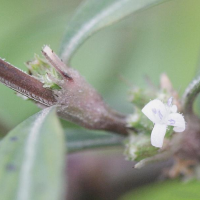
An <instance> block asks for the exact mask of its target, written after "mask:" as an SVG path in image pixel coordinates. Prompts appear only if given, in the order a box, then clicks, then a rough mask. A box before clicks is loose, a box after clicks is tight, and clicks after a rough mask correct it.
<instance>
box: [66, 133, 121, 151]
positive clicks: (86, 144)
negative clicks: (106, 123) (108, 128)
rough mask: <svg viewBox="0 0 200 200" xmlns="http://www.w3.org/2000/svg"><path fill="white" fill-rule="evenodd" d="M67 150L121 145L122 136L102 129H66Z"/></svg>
mask: <svg viewBox="0 0 200 200" xmlns="http://www.w3.org/2000/svg"><path fill="white" fill-rule="evenodd" d="M65 133H66V137H67V149H68V152H75V151H80V150H86V149H92V148H99V147H110V146H117V145H122V143H123V140H124V137H121V136H118V135H114V134H111V133H106V132H103V131H90V130H84V129H67V130H66V131H65Z"/></svg>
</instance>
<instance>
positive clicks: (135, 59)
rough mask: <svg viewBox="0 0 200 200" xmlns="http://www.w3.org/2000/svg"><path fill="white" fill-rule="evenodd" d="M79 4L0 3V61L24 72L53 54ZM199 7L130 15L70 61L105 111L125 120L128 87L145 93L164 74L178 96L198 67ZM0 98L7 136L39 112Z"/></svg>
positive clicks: (182, 2) (181, 4) (182, 5)
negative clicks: (46, 50)
mask: <svg viewBox="0 0 200 200" xmlns="http://www.w3.org/2000/svg"><path fill="white" fill-rule="evenodd" d="M80 2H81V0H73V1H72V0H71V1H70V0H65V1H63V0H57V1H53V0H49V1H25V0H18V1H8V0H0V11H1V12H0V13H1V17H0V27H1V28H0V57H1V58H5V59H6V61H8V62H10V63H11V64H13V65H15V66H17V67H18V68H21V69H23V70H26V67H25V65H24V63H25V62H26V61H28V60H30V59H32V58H33V56H34V54H35V53H37V54H41V53H40V51H41V48H42V46H43V45H44V44H48V45H50V46H51V48H52V49H54V50H55V51H56V52H58V50H59V46H60V43H61V40H62V37H63V35H64V32H65V27H66V24H67V23H68V21H69V20H70V16H72V14H73V13H74V11H75V9H76V8H77V6H78V5H79V4H80ZM199 8H200V1H199V0H190V1H188V0H171V1H169V2H166V3H164V4H161V5H158V6H156V7H153V8H151V9H148V10H145V11H143V12H140V13H137V14H134V15H130V16H129V17H128V18H126V19H125V20H122V21H120V22H119V23H117V24H115V25H113V26H111V27H108V28H106V29H104V30H101V31H100V32H98V33H97V34H96V35H94V36H92V37H91V38H90V39H89V40H88V41H87V42H86V43H85V44H84V45H83V46H82V47H81V48H80V49H79V50H78V52H77V53H76V54H75V56H74V58H73V59H72V63H71V66H72V67H74V68H76V69H78V70H79V71H80V73H81V74H82V75H83V76H84V77H85V78H86V79H87V80H88V82H89V83H91V84H92V85H93V86H94V87H95V88H96V89H97V90H98V91H99V92H100V93H101V94H102V96H103V97H104V99H105V101H106V102H107V103H108V104H110V105H111V106H112V107H113V108H115V109H116V110H119V111H121V112H124V113H131V112H132V106H131V104H130V103H129V102H128V101H127V98H128V95H127V94H128V91H129V89H131V86H133V85H137V86H141V87H145V86H146V85H145V80H144V79H145V78H144V77H145V75H148V76H149V77H150V78H151V80H152V81H153V82H154V83H155V84H159V78H160V74H161V73H163V72H165V73H167V75H168V76H169V77H170V79H171V81H172V83H173V85H174V87H175V88H176V89H177V90H178V92H179V94H180V95H181V94H182V93H183V92H184V89H185V87H186V86H187V85H188V83H189V82H190V81H191V80H192V78H193V77H194V76H195V75H196V74H197V71H198V65H199V64H200V57H199V55H200V23H199V20H200V12H199ZM122 77H123V78H122ZM0 93H1V98H0V120H1V121H2V122H3V123H5V124H6V125H7V126H8V127H9V129H11V128H13V127H14V126H16V125H17V124H19V123H20V122H22V121H23V120H24V119H26V118H27V117H29V116H31V115H32V114H34V113H36V112H38V111H39V108H37V107H36V106H35V105H34V104H33V103H32V102H30V101H23V100H22V99H21V98H19V97H17V96H16V95H15V93H14V92H13V91H12V90H10V89H9V88H7V87H5V86H4V85H2V84H0ZM175 185H176V184H175ZM151 187H155V186H151ZM173 187H174V186H173ZM177 187H179V188H181V186H180V185H178V186H177ZM167 188H170V184H168V183H167ZM192 188H193V187H192ZM156 190H157V189H155V190H153V191H156ZM158 190H161V191H162V187H159V188H158ZM180 190H181V191H183V190H184V187H183V188H182V189H180ZM197 190H198V188H196V190H195V191H197ZM145 191H146V192H147V193H148V191H152V190H151V188H150V189H149V190H148V189H146V190H145ZM169 191H170V189H168V190H167V192H169ZM142 193H143V192H141V193H140V194H142ZM132 195H133V196H135V197H136V199H137V200H139V199H143V200H144V199H145V197H140V196H136V195H137V194H136V193H134V194H130V195H128V196H127V197H124V198H125V199H132ZM152 199H156V198H153V197H152ZM157 199H163V198H162V197H160V198H157ZM170 199H172V198H171V197H170ZM175 199H176V200H177V199H178V198H175ZM183 199H184V198H183ZM185 199H192V198H185ZM194 199H195V198H194Z"/></svg>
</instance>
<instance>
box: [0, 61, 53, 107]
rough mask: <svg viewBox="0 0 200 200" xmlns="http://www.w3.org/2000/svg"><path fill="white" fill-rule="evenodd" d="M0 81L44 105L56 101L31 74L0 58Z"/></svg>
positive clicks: (50, 92) (51, 93)
mask: <svg viewBox="0 0 200 200" xmlns="http://www.w3.org/2000/svg"><path fill="white" fill-rule="evenodd" d="M0 82H2V83H3V84H4V85H6V86H7V87H9V88H11V89H13V90H15V91H16V92H19V93H20V94H22V95H24V96H26V97H28V98H30V99H33V100H35V101H36V102H39V103H41V104H43V105H46V106H51V105H53V104H55V103H56V99H55V97H54V95H53V92H52V91H51V90H49V89H46V88H44V87H43V84H42V83H41V82H40V81H38V80H37V79H35V78H33V77H32V76H30V75H28V74H26V73H25V72H22V71H21V70H19V69H17V68H16V67H14V66H12V65H11V64H9V63H7V62H5V61H4V60H2V59H0Z"/></svg>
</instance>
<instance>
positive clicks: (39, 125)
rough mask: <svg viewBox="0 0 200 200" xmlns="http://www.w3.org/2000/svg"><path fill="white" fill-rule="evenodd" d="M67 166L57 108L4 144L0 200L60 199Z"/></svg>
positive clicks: (19, 129) (44, 112) (0, 154)
mask: <svg viewBox="0 0 200 200" xmlns="http://www.w3.org/2000/svg"><path fill="white" fill-rule="evenodd" d="M64 163H65V146H64V135H63V131H62V128H61V126H60V123H59V121H58V118H57V116H56V112H55V108H53V107H51V108H47V109H45V110H42V111H41V112H39V113H37V114H35V115H33V116H31V117H30V118H28V119H27V120H25V121H24V122H22V123H21V124H20V125H18V126H17V127H16V128H15V129H13V130H12V131H11V132H10V133H9V134H8V135H7V136H6V137H5V138H4V139H3V140H2V141H1V143H0V194H1V199H5V200H14V199H15V200H36V199H37V200H55V199H58V200H59V199H61V195H62V185H63V174H62V172H63V168H64Z"/></svg>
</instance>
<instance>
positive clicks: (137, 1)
mask: <svg viewBox="0 0 200 200" xmlns="http://www.w3.org/2000/svg"><path fill="white" fill-rule="evenodd" d="M164 1H166V0H101V1H99V0H87V1H85V2H84V3H83V4H81V5H80V7H79V9H78V10H77V12H76V13H75V15H74V16H73V18H72V19H71V21H70V23H69V24H68V26H67V30H66V33H65V36H64V39H63V42H62V45H61V50H60V55H61V58H62V59H63V61H64V62H65V63H69V60H70V59H71V57H72V55H73V53H74V52H75V51H76V50H77V49H78V47H79V46H80V45H81V44H82V43H83V42H84V41H85V40H86V39H87V38H88V37H89V36H91V35H92V34H93V33H95V32H96V31H98V30H99V29H101V28H103V27H106V26H109V25H111V24H113V23H115V22H117V21H119V20H121V19H123V18H124V17H126V16H128V15H129V14H131V13H134V12H136V11H139V10H143V9H146V8H148V7H150V6H154V5H157V4H159V3H162V2H164Z"/></svg>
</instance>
